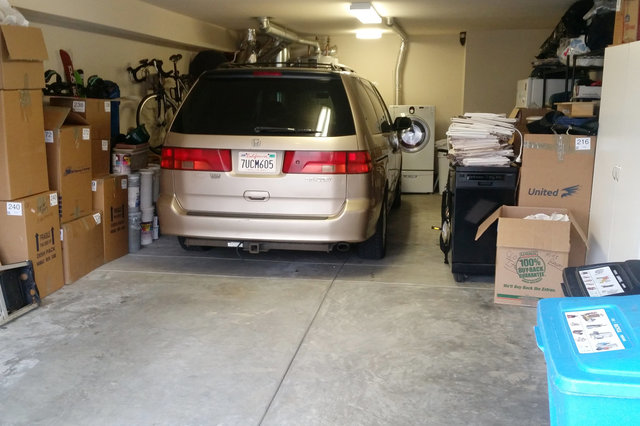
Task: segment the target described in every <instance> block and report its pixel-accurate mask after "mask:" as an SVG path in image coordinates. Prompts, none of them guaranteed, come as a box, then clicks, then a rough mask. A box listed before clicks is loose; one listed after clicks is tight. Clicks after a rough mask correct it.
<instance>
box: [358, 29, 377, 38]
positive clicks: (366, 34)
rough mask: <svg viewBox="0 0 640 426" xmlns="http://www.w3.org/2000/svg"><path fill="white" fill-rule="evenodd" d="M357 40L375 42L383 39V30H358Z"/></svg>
mask: <svg viewBox="0 0 640 426" xmlns="http://www.w3.org/2000/svg"><path fill="white" fill-rule="evenodd" d="M356 38H359V39H363V40H375V39H379V38H382V30H379V29H377V28H364V29H361V30H356Z"/></svg>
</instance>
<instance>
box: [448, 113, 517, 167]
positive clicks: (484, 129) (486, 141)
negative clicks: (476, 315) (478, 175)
mask: <svg viewBox="0 0 640 426" xmlns="http://www.w3.org/2000/svg"><path fill="white" fill-rule="evenodd" d="M516 121H517V119H515V118H507V117H506V115H505V114H491V113H466V114H464V115H463V116H461V117H453V118H452V119H451V124H450V126H449V130H448V131H447V140H448V141H449V157H450V158H451V160H452V161H453V163H454V164H457V165H462V166H499V167H507V166H509V164H510V162H511V158H512V157H513V156H514V155H513V149H512V147H511V145H509V143H508V141H509V140H510V139H511V137H512V136H513V133H514V132H515V126H514V125H515V123H516Z"/></svg>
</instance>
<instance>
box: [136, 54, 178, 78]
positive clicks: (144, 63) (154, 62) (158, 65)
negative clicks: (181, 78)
mask: <svg viewBox="0 0 640 426" xmlns="http://www.w3.org/2000/svg"><path fill="white" fill-rule="evenodd" d="M150 66H153V67H154V68H155V69H156V71H157V72H158V74H160V76H162V77H164V78H167V77H172V76H173V71H169V72H167V71H165V70H163V69H162V60H161V59H156V58H154V59H151V60H149V59H141V60H140V65H138V66H137V67H135V68H132V67H130V66H129V67H127V71H129V73H130V74H131V76H132V77H133V79H134V80H135V81H136V82H138V83H141V82H143V81H145V80H146V76H145V77H142V78H140V77H138V72H140V71H141V70H143V69H145V68H147V67H150Z"/></svg>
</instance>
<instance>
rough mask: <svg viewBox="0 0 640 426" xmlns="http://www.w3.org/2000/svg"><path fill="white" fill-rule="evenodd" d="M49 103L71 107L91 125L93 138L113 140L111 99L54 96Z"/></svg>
mask: <svg viewBox="0 0 640 426" xmlns="http://www.w3.org/2000/svg"><path fill="white" fill-rule="evenodd" d="M49 103H50V104H51V105H55V106H65V107H69V108H71V111H72V112H75V113H76V114H78V115H80V116H81V117H82V118H84V119H85V120H87V123H89V124H90V125H91V137H92V138H93V139H96V140H97V139H100V140H102V139H106V140H111V100H110V99H94V98H70V97H68V96H67V97H64V96H52V97H51V98H50V99H49Z"/></svg>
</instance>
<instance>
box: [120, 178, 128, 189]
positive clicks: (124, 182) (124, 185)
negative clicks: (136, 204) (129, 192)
mask: <svg viewBox="0 0 640 426" xmlns="http://www.w3.org/2000/svg"><path fill="white" fill-rule="evenodd" d="M120 188H122V189H127V180H126V179H122V181H121V182H120Z"/></svg>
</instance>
